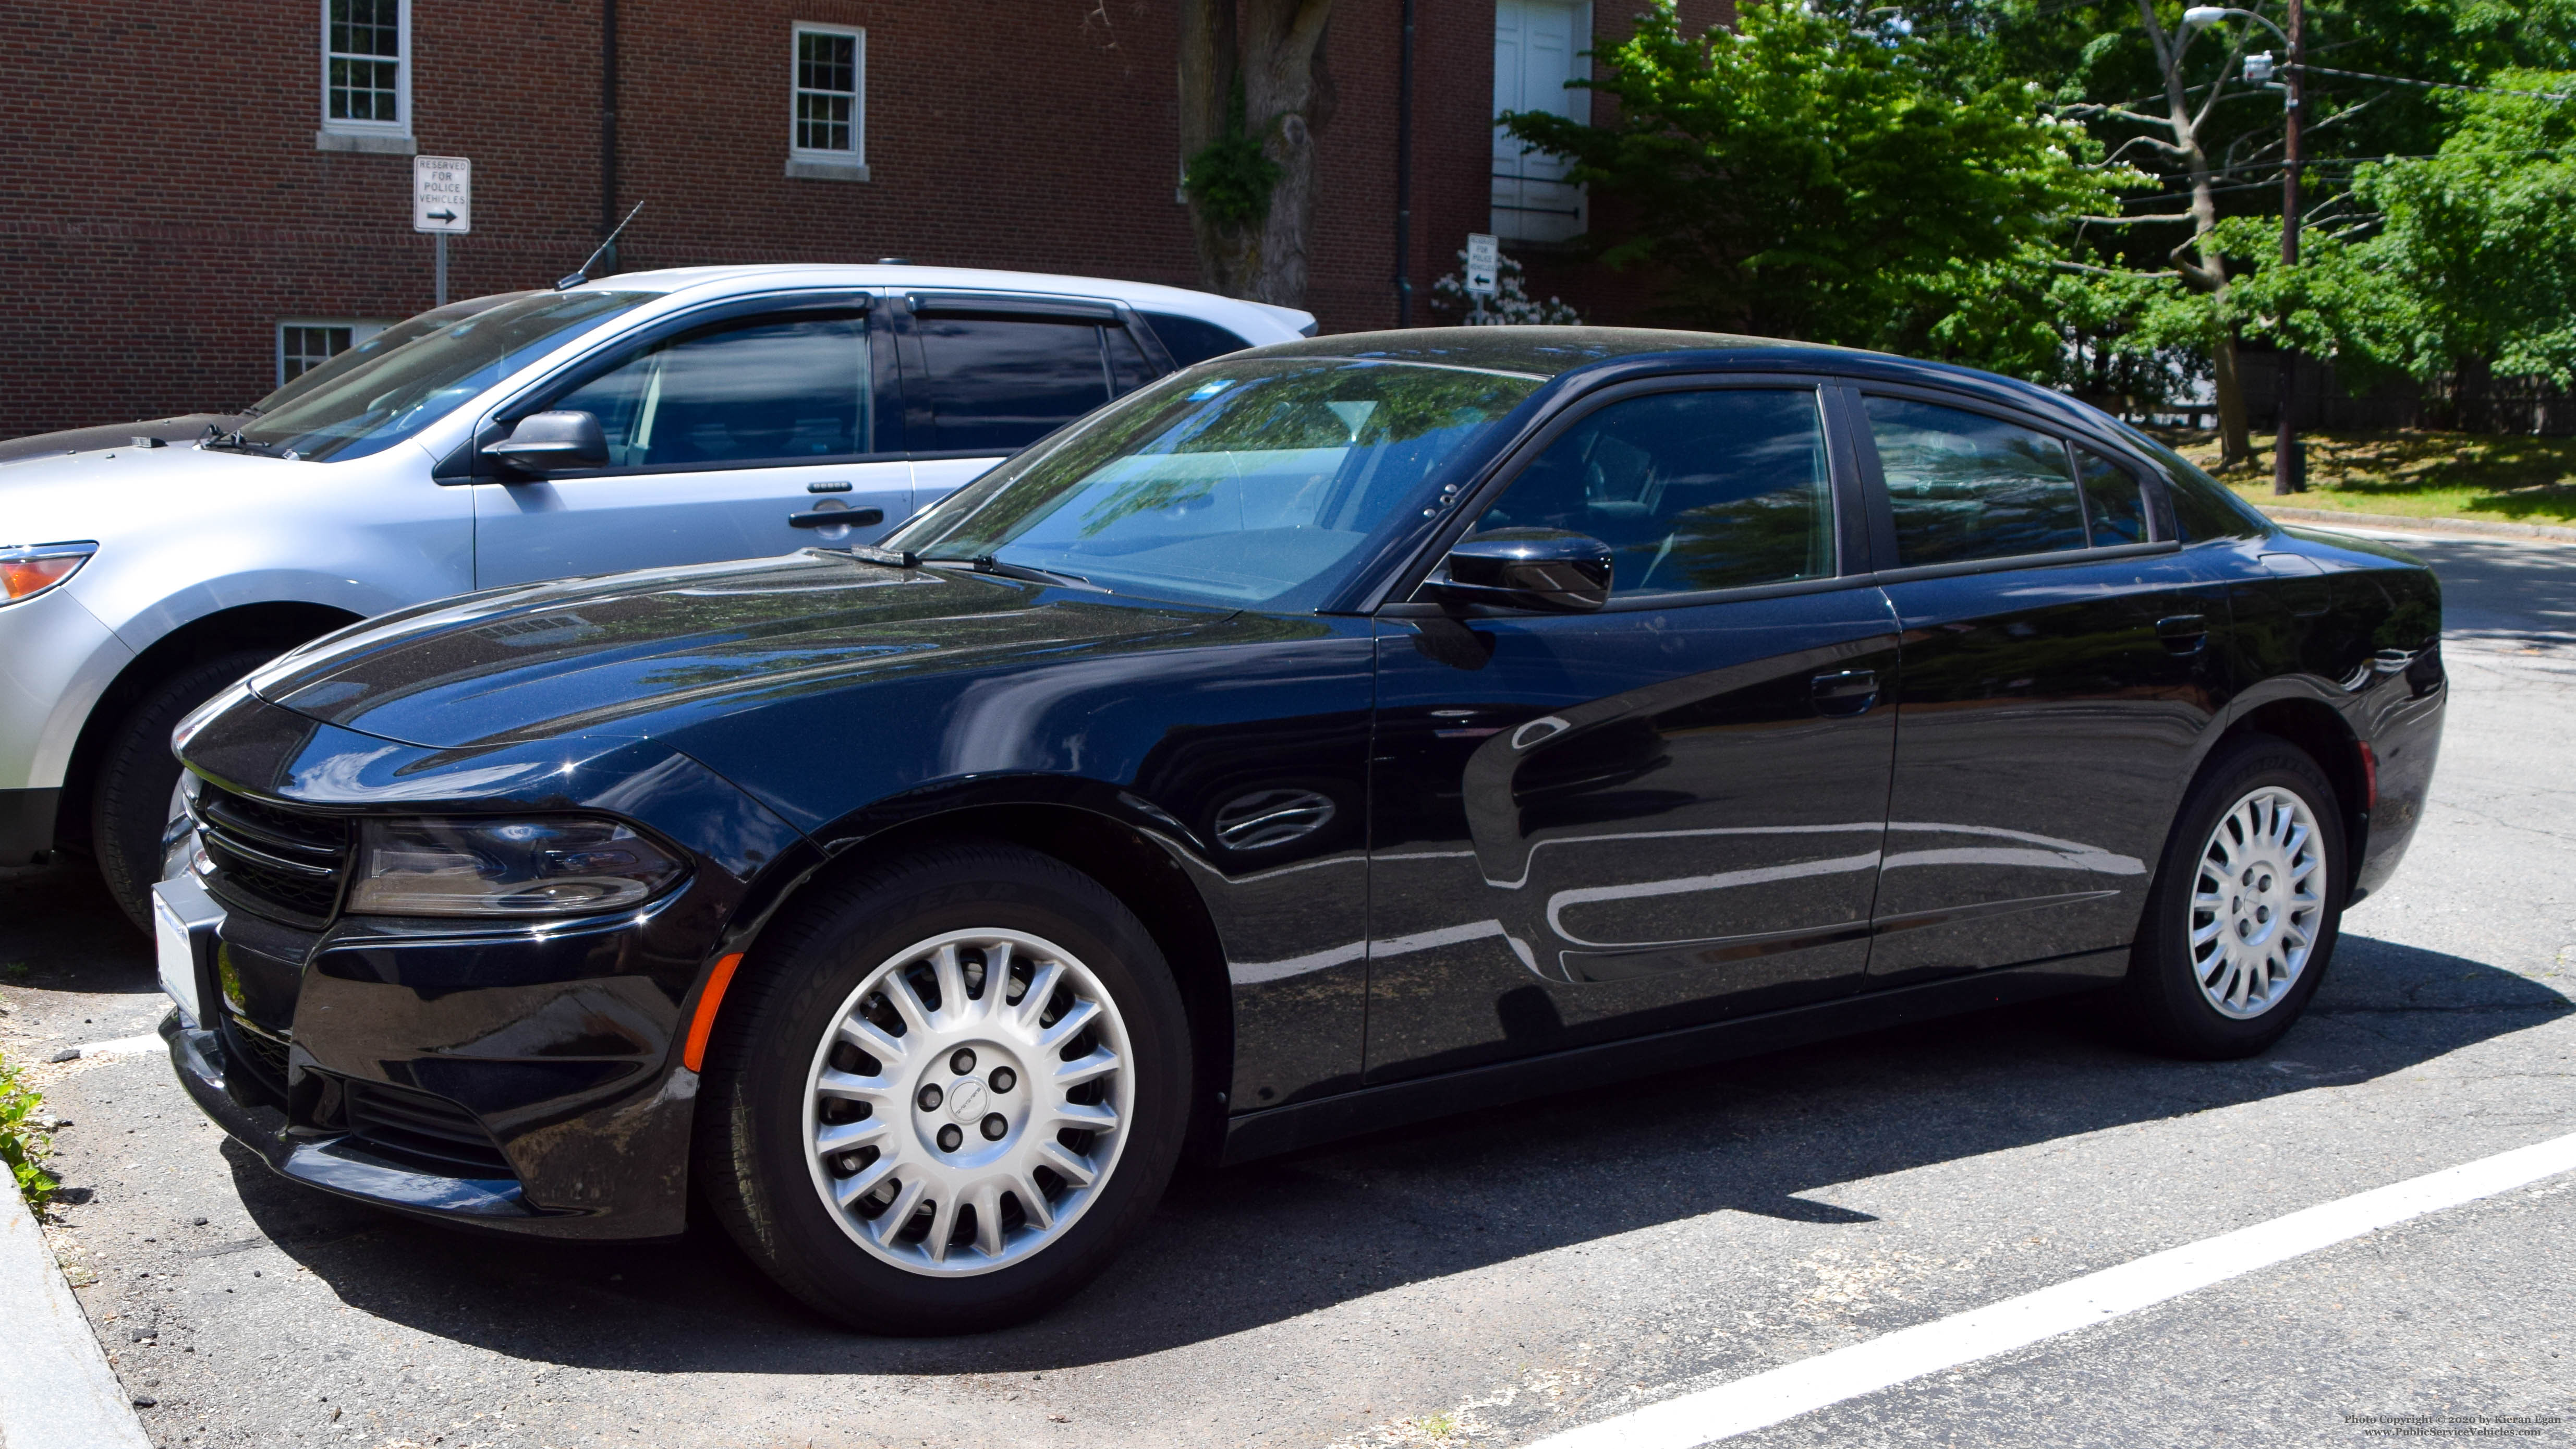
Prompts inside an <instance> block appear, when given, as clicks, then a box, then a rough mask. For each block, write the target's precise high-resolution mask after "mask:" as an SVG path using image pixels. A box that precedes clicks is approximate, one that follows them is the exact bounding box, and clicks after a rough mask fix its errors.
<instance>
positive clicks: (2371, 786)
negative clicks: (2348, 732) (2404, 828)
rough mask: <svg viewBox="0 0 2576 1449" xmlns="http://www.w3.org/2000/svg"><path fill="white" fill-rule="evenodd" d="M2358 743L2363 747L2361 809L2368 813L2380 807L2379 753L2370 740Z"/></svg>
mask: <svg viewBox="0 0 2576 1449" xmlns="http://www.w3.org/2000/svg"><path fill="white" fill-rule="evenodd" d="M2356 743H2357V744H2358V745H2359V747H2360V749H2361V809H2362V813H2363V814H2365V815H2366V814H2368V813H2370V812H2371V811H2373V810H2376V809H2378V808H2379V754H2378V752H2377V751H2375V750H2373V749H2371V747H2370V741H2368V740H2361V741H2357V742H2356Z"/></svg>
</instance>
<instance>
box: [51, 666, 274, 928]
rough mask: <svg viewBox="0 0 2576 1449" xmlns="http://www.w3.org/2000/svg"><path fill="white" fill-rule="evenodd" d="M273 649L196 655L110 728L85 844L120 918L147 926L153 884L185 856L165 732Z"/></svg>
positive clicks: (174, 768)
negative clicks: (202, 657)
mask: <svg viewBox="0 0 2576 1449" xmlns="http://www.w3.org/2000/svg"><path fill="white" fill-rule="evenodd" d="M276 653H277V651H276V650H273V649H252V650H244V651H240V652H237V653H232V654H224V655H219V656H217V657H215V658H212V659H205V660H200V661H198V662H197V663H195V664H191V665H189V666H188V667H186V668H185V669H182V670H180V671H179V672H178V673H176V674H173V675H171V676H170V677H169V678H167V679H164V680H162V681H161V682H160V683H158V684H156V685H154V686H152V688H151V689H149V690H148V691H146V692H145V693H144V695H143V697H142V698H141V699H139V700H136V701H135V702H134V704H133V706H132V707H131V708H129V709H128V710H127V711H126V713H125V718H124V719H122V720H120V721H118V722H117V725H116V731H115V733H113V734H111V735H109V736H108V739H107V748H106V749H105V750H104V751H102V752H101V753H100V755H99V760H98V780H97V784H96V786H95V787H94V789H93V792H92V794H91V797H90V842H91V846H90V848H91V849H92V850H94V851H95V852H96V853H97V855H98V873H99V874H100V875H101V876H103V877H105V878H106V880H107V890H108V894H110V895H112V896H114V897H115V898H116V903H117V904H118V905H119V906H121V907H123V908H124V910H125V914H126V918H127V919H129V920H131V921H133V922H134V924H135V925H136V926H137V927H138V928H140V929H141V930H143V931H144V932H145V933H146V934H149V933H150V932H151V930H152V887H153V885H154V884H155V883H156V882H159V881H163V880H167V879H169V878H170V876H171V875H173V874H175V873H176V872H177V870H178V868H179V865H180V864H181V863H182V862H184V860H185V859H186V856H185V854H184V852H183V851H181V850H180V849H179V844H180V841H179V837H180V834H181V833H182V832H183V831H184V829H185V826H186V810H185V809H184V807H183V805H182V803H181V801H180V798H179V757H178V756H177V755H175V754H173V753H171V750H170V732H171V731H172V730H174V729H177V728H178V726H179V721H181V720H182V719H185V718H187V716H188V711H190V710H192V709H195V708H196V707H197V706H198V705H201V704H204V703H205V702H206V701H207V700H210V699H212V698H214V697H215V696H216V695H217V694H219V693H221V692H222V691H223V688H224V686H225V685H228V684H230V683H232V682H233V681H234V680H237V679H239V678H241V677H242V676H243V675H245V674H248V673H250V672H251V671H252V670H254V669H257V668H259V667H260V666H261V665H263V664H266V663H267V662H268V661H269V660H270V659H271V658H272V657H274V656H275V654H276Z"/></svg>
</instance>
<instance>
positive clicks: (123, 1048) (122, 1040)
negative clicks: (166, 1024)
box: [80, 1032, 170, 1057]
mask: <svg viewBox="0 0 2576 1449" xmlns="http://www.w3.org/2000/svg"><path fill="white" fill-rule="evenodd" d="M169 1049H170V1044H169V1043H168V1042H166V1041H163V1040H162V1039H161V1037H160V1034H159V1033H158V1032H146V1033H144V1034H143V1035H141V1036H121V1037H118V1038H116V1039H115V1040H114V1041H93V1042H83V1043H82V1044H81V1049H80V1054H81V1055H82V1056H85V1057H117V1056H134V1055H137V1054H139V1053H142V1052H166V1051H168V1050H169Z"/></svg>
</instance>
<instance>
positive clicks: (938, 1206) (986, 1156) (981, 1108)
mask: <svg viewBox="0 0 2576 1449" xmlns="http://www.w3.org/2000/svg"><path fill="white" fill-rule="evenodd" d="M1127 1062H1128V1044H1127V1028H1126V1025H1125V1023H1124V1022H1122V1021H1121V1020H1120V1019H1119V1015H1118V1005H1117V1003H1116V1002H1114V1001H1112V1000H1111V999H1110V996H1109V993H1108V991H1107V990H1106V989H1105V988H1104V987H1103V986H1102V985H1101V984H1100V979H1099V978H1098V977H1097V976H1094V975H1093V974H1092V972H1091V968H1090V967H1088V966H1085V965H1084V964H1083V963H1082V962H1081V961H1079V960H1077V959H1076V958H1075V957H1074V956H1073V954H1072V953H1071V952H1068V951H1066V950H1065V949H1064V948H1063V947H1061V946H1057V945H1055V944H1054V943H1052V942H1050V941H1046V940H1044V939H1041V938H1039V937H1036V936H1032V935H1029V934H1027V933H1025V932H1021V931H1004V930H984V931H951V932H948V933H946V934H945V935H939V936H933V937H931V938H930V939H928V940H926V941H922V942H920V943H918V944H916V945H913V946H911V947H908V948H906V949H905V950H903V951H900V952H897V953H896V954H895V955H894V956H893V957H892V958H890V959H889V960H887V961H886V962H885V963H884V964H883V965H881V966H879V967H877V968H876V970H874V971H872V972H870V973H869V974H868V977H867V979H866V980H865V981H862V982H861V983H859V988H858V989H857V990H856V991H853V992H851V993H850V995H849V997H848V999H847V1000H845V1001H843V1002H842V1003H841V1009H840V1012H839V1015H838V1016H837V1017H836V1018H835V1025H834V1027H833V1029H832V1031H831V1033H830V1034H829V1035H827V1036H826V1037H825V1038H824V1040H823V1042H822V1043H821V1045H820V1046H818V1047H817V1048H816V1049H815V1053H814V1064H813V1067H812V1069H811V1070H810V1071H809V1072H808V1073H807V1075H806V1082H805V1141H806V1148H805V1160H806V1165H807V1167H808V1168H809V1169H811V1171H812V1173H813V1178H814V1190H815V1191H816V1192H818V1193H821V1194H822V1196H823V1202H824V1205H825V1207H827V1208H828V1209H829V1210H830V1211H831V1213H832V1215H833V1218H834V1220H835V1221H837V1222H838V1223H839V1224H840V1225H841V1230H842V1231H843V1232H845V1233H847V1234H849V1235H850V1238H851V1241H853V1242H855V1243H857V1244H858V1245H859V1246H860V1247H861V1248H864V1249H866V1250H867V1251H868V1252H869V1253H871V1254H873V1255H875V1256H876V1257H878V1258H881V1259H883V1260H885V1261H886V1262H889V1263H892V1264H894V1265H895V1266H896V1267H898V1268H902V1269H905V1270H907V1271H909V1272H914V1273H921V1274H925V1275H929V1276H938V1277H964V1276H967V1275H971V1274H975V1273H989V1272H991V1271H993V1270H994V1269H996V1268H1000V1267H1004V1266H1006V1265H1008V1264H1011V1263H1015V1262H1018V1261H1020V1260H1022V1259H1024V1258H1027V1257H1029V1256H1030V1255H1031V1254H1033V1253H1036V1252H1038V1251H1039V1250H1040V1249H1042V1248H1044V1247H1045V1246H1046V1245H1047V1244H1048V1243H1050V1242H1053V1241H1054V1240H1055V1239H1056V1238H1058V1237H1061V1236H1062V1235H1063V1234H1064V1232H1065V1230H1066V1229H1068V1228H1070V1227H1071V1226H1072V1225H1073V1223H1074V1222H1075V1221H1076V1220H1077V1219H1079V1218H1080V1217H1081V1216H1082V1214H1083V1212H1084V1211H1085V1210H1086V1209H1088V1208H1089V1207H1090V1206H1091V1204H1092V1202H1093V1200H1095V1199H1096V1198H1097V1197H1098V1196H1099V1195H1100V1190H1101V1188H1102V1187H1103V1185H1105V1184H1106V1183H1107V1182H1108V1180H1109V1174H1110V1172H1111V1171H1112V1170H1113V1169H1114V1168H1115V1167H1116V1166H1117V1165H1118V1153H1119V1149H1120V1148H1121V1147H1122V1146H1123V1145H1124V1144H1125V1142H1126V1138H1127V1123H1128V1121H1129V1119H1130V1117H1131V1116H1132V1114H1133V1110H1134V1100H1135V1089H1134V1082H1133V1079H1132V1075H1131V1072H1130V1070H1129V1067H1128V1064H1127Z"/></svg>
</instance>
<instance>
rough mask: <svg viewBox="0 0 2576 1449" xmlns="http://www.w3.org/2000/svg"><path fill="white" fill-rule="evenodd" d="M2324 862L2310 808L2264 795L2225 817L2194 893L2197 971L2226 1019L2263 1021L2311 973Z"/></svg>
mask: <svg viewBox="0 0 2576 1449" xmlns="http://www.w3.org/2000/svg"><path fill="white" fill-rule="evenodd" d="M2325 902H2326V857H2325V847H2324V842H2323V840H2322V838H2321V837H2320V836H2319V835H2318V833H2317V822H2316V817H2315V816H2313V815H2311V814H2309V813H2308V805H2307V802H2306V801H2304V800H2302V799H2300V798H2299V797H2298V796H2296V795H2293V794H2291V793H2290V792H2289V791H2287V790H2282V789H2276V788H2273V787H2270V786H2266V787H2264V788H2263V789H2260V790H2256V791H2254V792H2253V793H2252V794H2249V795H2247V796H2246V797H2245V798H2244V799H2242V800H2239V801H2237V802H2236V803H2235V804H2234V805H2233V806H2230V807H2229V808H2228V811H2227V813H2226V814H2224V815H2221V816H2220V817H2218V825H2217V827H2216V828H2215V829H2213V830H2211V831H2210V832H2209V843H2208V844H2207V845H2205V846H2203V847H2202V848H2201V852H2200V874H2199V876H2198V878H2197V879H2196V880H2194V881H2193V883H2192V891H2191V965H2192V974H2193V975H2194V976H2195V977H2197V978H2198V979H2199V981H2200V993H2201V995H2203V996H2205V997H2207V998H2209V1004H2210V1005H2211V1006H2214V1007H2216V1008H2218V1011H2219V1013H2220V1014H2221V1015H2223V1016H2232V1017H2235V1018H2237V1019H2238V1020H2246V1019H2249V1018H2252V1017H2257V1016H2261V1015H2262V1014H2263V1013H2264V1012H2267V1011H2269V1010H2271V1009H2272V1008H2273V1007H2274V1006H2275V1005H2277V1004H2278V1003H2279V1002H2280V1000H2281V998H2282V997H2284V996H2286V995H2288V994H2289V991H2290V988H2291V987H2292V986H2294V985H2296V984H2297V983H2298V979H2299V973H2301V972H2303V971H2305V970H2307V968H2308V955H2309V953H2310V952H2312V951H2313V950H2315V949H2316V943H2317V931H2318V929H2319V926H2320V925H2321V923H2322V922H2323V921H2324V919H2325Z"/></svg>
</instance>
